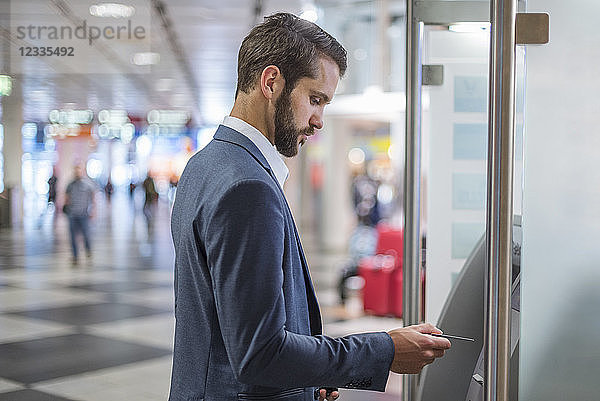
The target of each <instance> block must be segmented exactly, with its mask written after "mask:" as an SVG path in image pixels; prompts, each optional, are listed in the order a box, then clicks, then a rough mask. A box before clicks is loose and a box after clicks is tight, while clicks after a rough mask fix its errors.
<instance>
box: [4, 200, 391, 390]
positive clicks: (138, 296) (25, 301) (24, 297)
mask: <svg viewBox="0 0 600 401" xmlns="http://www.w3.org/2000/svg"><path fill="white" fill-rule="evenodd" d="M168 220H169V207H168V204H167V203H166V202H165V203H163V204H161V207H160V208H159V210H158V213H157V216H156V224H155V225H154V230H153V231H152V232H151V233H150V235H149V234H148V231H147V227H146V225H145V221H144V218H143V215H142V214H141V211H140V210H137V209H136V208H134V207H133V204H131V203H130V201H129V199H128V198H127V197H126V196H125V195H122V196H121V194H116V195H115V196H114V197H113V201H112V206H111V207H110V208H109V207H108V206H106V205H105V204H103V202H99V207H98V216H97V218H96V219H95V220H94V222H93V228H92V231H93V256H92V258H91V259H88V260H86V259H82V260H81V261H80V263H79V264H78V265H75V266H74V265H72V264H71V262H70V249H69V242H68V238H67V229H66V219H65V217H64V216H62V215H59V216H54V215H53V214H52V213H48V214H42V215H41V216H40V217H38V218H35V219H32V218H28V219H26V221H25V222H24V228H18V229H12V230H4V231H0V400H10V401H19V400H27V401H37V400H45V401H60V400H81V401H109V400H110V401H112V400H127V401H135V400H150V401H151V400H166V399H167V397H168V391H169V381H170V369H171V353H172V347H173V326H174V318H173V290H172V281H173V275H172V269H173V254H174V253H173V246H172V243H171V239H170V232H169V221H168ZM303 242H304V245H305V248H306V250H307V257H308V259H309V263H310V265H311V271H312V275H313V280H314V282H315V287H316V288H317V294H318V297H319V300H320V303H321V307H322V311H323V320H324V323H325V333H326V334H327V335H330V336H341V335H345V334H349V333H352V332H358V331H377V330H388V329H390V328H393V327H398V326H401V321H400V320H398V319H392V318H376V317H370V316H363V315H362V308H361V305H360V300H359V299H358V298H357V297H352V298H351V299H350V300H349V302H348V303H347V305H346V307H341V306H339V305H338V301H337V293H336V290H335V287H336V280H337V274H338V273H337V272H338V271H339V269H340V268H341V266H342V265H343V262H344V260H345V255H331V254H324V253H319V252H317V251H315V250H316V249H317V247H316V246H314V245H315V244H314V242H315V241H314V239H313V238H311V237H310V235H308V234H307V233H305V235H304V237H303ZM399 391H400V377H399V376H397V375H391V376H390V382H389V383H388V391H387V392H386V393H385V394H378V393H371V392H360V391H345V390H342V398H341V399H343V400H348V401H359V400H360V401H363V400H382V401H386V400H396V399H398V394H399Z"/></svg>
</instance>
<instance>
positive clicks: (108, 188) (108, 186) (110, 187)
mask: <svg viewBox="0 0 600 401" xmlns="http://www.w3.org/2000/svg"><path fill="white" fill-rule="evenodd" d="M113 192H114V187H113V184H112V182H111V181H110V177H108V180H107V181H106V185H105V186H104V194H105V195H106V200H107V202H108V203H110V198H111V197H112V194H113Z"/></svg>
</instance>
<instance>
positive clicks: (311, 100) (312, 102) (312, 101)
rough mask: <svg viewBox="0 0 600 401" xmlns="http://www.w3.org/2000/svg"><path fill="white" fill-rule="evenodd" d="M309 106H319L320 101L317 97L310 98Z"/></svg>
mask: <svg viewBox="0 0 600 401" xmlns="http://www.w3.org/2000/svg"><path fill="white" fill-rule="evenodd" d="M310 104H313V105H315V106H318V105H320V104H321V99H319V98H318V97H311V98H310Z"/></svg>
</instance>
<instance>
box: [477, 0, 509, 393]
mask: <svg viewBox="0 0 600 401" xmlns="http://www.w3.org/2000/svg"><path fill="white" fill-rule="evenodd" d="M516 10H517V0H492V2H491V41H490V73H489V77H490V86H489V93H490V97H489V114H488V130H489V132H488V134H489V137H488V173H487V177H488V188H487V189H488V193H487V221H486V233H487V238H486V245H487V288H486V290H487V292H486V297H487V299H486V301H487V302H486V320H485V322H486V324H485V385H484V386H485V400H486V401H508V389H509V368H510V317H511V315H510V312H511V311H510V289H511V278H512V277H511V268H512V261H511V256H512V253H511V247H512V216H513V213H512V198H513V154H514V149H513V148H514V144H513V137H514V123H515V118H514V114H515V112H514V109H515V20H516Z"/></svg>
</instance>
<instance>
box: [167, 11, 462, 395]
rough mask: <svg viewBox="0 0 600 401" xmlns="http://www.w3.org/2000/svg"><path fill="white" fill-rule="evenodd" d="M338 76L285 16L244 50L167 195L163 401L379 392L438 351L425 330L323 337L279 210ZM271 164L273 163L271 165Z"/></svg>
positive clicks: (308, 28)
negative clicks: (203, 139) (214, 115)
mask: <svg viewBox="0 0 600 401" xmlns="http://www.w3.org/2000/svg"><path fill="white" fill-rule="evenodd" d="M345 70H346V50H345V49H344V48H343V47H342V46H341V45H340V44H339V43H338V42H337V41H336V40H335V39H334V38H333V37H332V36H331V35H329V34H328V33H326V32H325V31H323V30H322V29H321V28H320V27H318V26H317V25H315V24H313V23H311V22H308V21H306V20H303V19H300V18H298V17H296V16H294V15H292V14H287V13H280V14H275V15H272V16H270V17H267V18H266V19H265V21H264V22H263V23H262V24H259V25H257V26H256V27H254V28H253V29H252V31H251V32H250V33H249V34H248V36H247V37H246V38H245V39H244V40H243V42H242V46H241V48H240V51H239V56H238V87H237V90H236V98H235V103H234V106H233V109H232V110H231V113H230V115H229V116H227V117H225V119H224V121H223V123H222V124H221V125H220V126H219V127H218V128H217V131H216V133H215V135H214V138H213V140H212V141H211V142H210V143H209V144H208V145H207V146H206V147H205V148H203V149H202V150H201V151H200V152H198V153H196V154H195V155H194V156H193V157H192V158H191V159H190V160H189V162H188V164H187V166H186V168H185V170H184V172H183V174H182V176H181V179H180V181H179V185H178V187H177V188H178V189H177V196H176V198H175V203H174V206H173V212H172V218H171V231H172V234H173V242H174V245H175V318H176V328H175V350H174V357H173V373H172V377H171V392H170V396H169V399H170V400H171V401H184V400H217V399H218V400H232V401H233V400H286V401H309V400H313V399H315V400H316V399H318V400H321V401H323V400H328V401H331V400H335V399H337V398H338V397H339V392H338V391H337V387H347V388H357V389H364V390H375V391H384V390H385V386H386V383H387V380H388V375H389V372H390V370H391V371H393V372H396V373H418V372H419V371H421V369H422V368H423V367H424V366H425V365H427V364H429V363H432V362H433V361H434V360H435V359H436V358H439V357H441V356H443V355H444V352H445V350H446V349H448V348H450V342H449V341H448V340H447V339H444V338H436V337H434V336H431V335H429V334H433V333H441V331H440V330H439V329H437V328H435V327H434V326H432V325H430V324H421V325H416V326H409V327H404V328H399V329H395V330H391V331H389V332H383V331H382V332H377V333H361V334H354V335H350V336H346V337H343V338H331V337H327V336H324V335H323V334H322V322H321V313H320V310H319V305H318V302H317V298H316V295H315V292H314V289H313V285H312V281H311V278H310V273H309V269H308V264H307V262H306V258H305V256H304V251H303V250H302V244H301V242H300V236H299V233H298V231H297V229H296V226H295V223H294V219H293V217H292V213H291V211H290V208H289V206H288V204H287V201H286V199H285V195H284V192H283V184H284V182H285V180H286V178H287V175H288V169H287V167H286V165H285V163H284V162H283V160H282V158H281V157H280V155H279V153H280V154H282V155H284V156H287V157H292V156H295V155H296V154H297V153H298V149H299V147H300V146H301V145H303V144H304V142H305V141H306V140H307V139H308V137H309V136H311V135H313V134H314V132H315V130H319V129H321V128H322V127H323V110H324V107H325V105H327V104H328V103H329V102H330V100H331V99H332V98H333V95H334V93H335V90H336V87H337V84H338V80H339V78H340V76H342V75H343V74H344V72H345ZM278 152H279V153H278Z"/></svg>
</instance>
